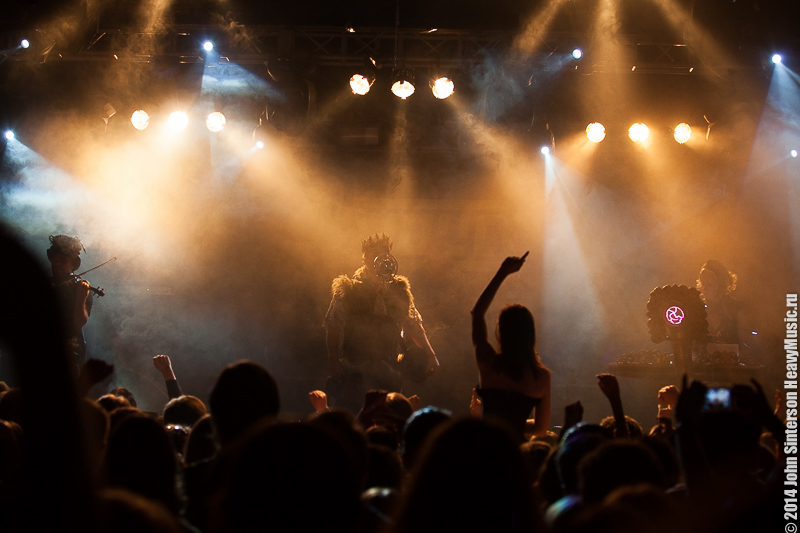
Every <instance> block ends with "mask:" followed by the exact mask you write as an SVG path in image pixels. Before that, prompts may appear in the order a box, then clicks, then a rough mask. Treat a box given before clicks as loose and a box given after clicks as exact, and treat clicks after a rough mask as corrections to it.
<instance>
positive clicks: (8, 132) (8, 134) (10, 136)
mask: <svg viewBox="0 0 800 533" xmlns="http://www.w3.org/2000/svg"><path fill="white" fill-rule="evenodd" d="M4 136H5V138H6V139H8V140H9V141H10V140H11V139H13V138H14V132H13V131H11V130H6V132H5V133H4Z"/></svg>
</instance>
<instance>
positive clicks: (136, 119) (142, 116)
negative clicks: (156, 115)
mask: <svg viewBox="0 0 800 533" xmlns="http://www.w3.org/2000/svg"><path fill="white" fill-rule="evenodd" d="M131 124H133V127H134V128H136V129H137V130H139V131H143V130H144V129H145V128H147V126H149V125H150V115H148V114H147V113H146V112H144V111H142V110H141V109H140V110H138V111H134V112H133V114H132V115H131Z"/></svg>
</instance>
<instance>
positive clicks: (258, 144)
mask: <svg viewBox="0 0 800 533" xmlns="http://www.w3.org/2000/svg"><path fill="white" fill-rule="evenodd" d="M256 148H257V149H259V150H263V149H264V142H263V141H256Z"/></svg>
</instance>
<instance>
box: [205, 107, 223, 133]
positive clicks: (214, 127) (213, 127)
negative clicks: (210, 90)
mask: <svg viewBox="0 0 800 533" xmlns="http://www.w3.org/2000/svg"><path fill="white" fill-rule="evenodd" d="M225 122H226V120H225V115H223V114H222V113H220V112H219V111H214V112H213V113H209V115H208V117H207V118H206V128H208V131H211V132H213V133H217V132H220V131H222V128H224V127H225Z"/></svg>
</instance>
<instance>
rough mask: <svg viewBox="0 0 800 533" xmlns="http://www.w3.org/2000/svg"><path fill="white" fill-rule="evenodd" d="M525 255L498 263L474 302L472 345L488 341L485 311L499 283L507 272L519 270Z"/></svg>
mask: <svg viewBox="0 0 800 533" xmlns="http://www.w3.org/2000/svg"><path fill="white" fill-rule="evenodd" d="M526 257H528V252H525V255H523V256H522V257H507V258H506V259H505V261H503V264H502V265H500V269H499V270H498V271H497V274H495V275H494V277H493V278H492V281H490V282H489V285H487V286H486V288H485V289H484V290H483V292H482V293H481V295H480V297H479V298H478V301H477V302H475V307H473V308H472V344H473V345H474V346H477V345H478V344H482V343H486V342H489V334H488V331H487V329H486V311H487V310H488V309H489V306H490V305H492V301H493V300H494V297H495V296H496V295H497V290H498V289H499V288H500V285H502V284H503V281H505V279H506V278H507V277H508V275H509V274H513V273H514V272H519V269H521V268H522V265H523V264H525V258H526Z"/></svg>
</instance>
